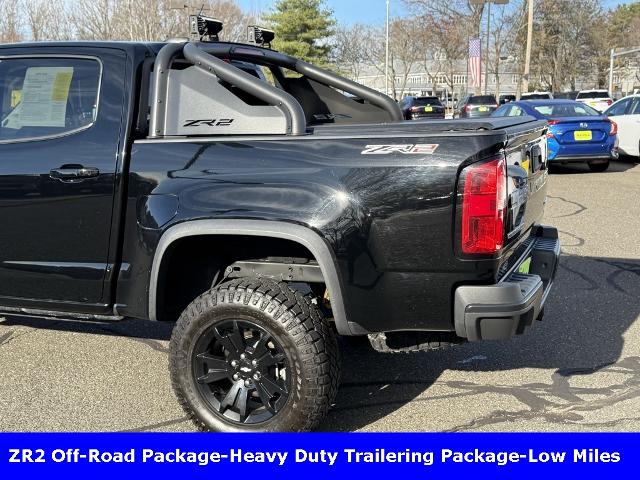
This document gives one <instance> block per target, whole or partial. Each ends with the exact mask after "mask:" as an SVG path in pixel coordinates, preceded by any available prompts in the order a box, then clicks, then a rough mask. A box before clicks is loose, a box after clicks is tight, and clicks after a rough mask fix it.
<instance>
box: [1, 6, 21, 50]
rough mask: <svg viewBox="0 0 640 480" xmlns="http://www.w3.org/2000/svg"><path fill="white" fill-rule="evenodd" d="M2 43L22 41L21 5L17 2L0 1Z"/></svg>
mask: <svg viewBox="0 0 640 480" xmlns="http://www.w3.org/2000/svg"><path fill="white" fill-rule="evenodd" d="M0 12H2V14H1V15H0V43H12V42H19V41H20V40H22V33H21V32H20V4H19V3H18V2H16V1H15V0H14V1H12V0H0Z"/></svg>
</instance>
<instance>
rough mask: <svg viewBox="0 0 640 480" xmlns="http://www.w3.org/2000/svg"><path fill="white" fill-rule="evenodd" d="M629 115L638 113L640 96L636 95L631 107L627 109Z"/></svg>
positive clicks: (639, 111)
mask: <svg viewBox="0 0 640 480" xmlns="http://www.w3.org/2000/svg"><path fill="white" fill-rule="evenodd" d="M629 115H640V97H637V98H636V99H635V100H634V102H633V105H632V106H631V108H630V109H629Z"/></svg>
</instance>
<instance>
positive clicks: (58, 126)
mask: <svg viewBox="0 0 640 480" xmlns="http://www.w3.org/2000/svg"><path fill="white" fill-rule="evenodd" d="M100 72H101V67H100V63H99V62H98V61H97V60H94V59H81V58H45V57H43V58H5V59H0V142H11V141H24V140H31V139H41V138H47V137H55V136H60V135H65V134H69V133H72V132H75V131H78V130H82V129H84V128H88V127H89V126H91V125H92V124H93V123H94V122H95V119H96V115H97V110H98V90H99V86H100Z"/></svg>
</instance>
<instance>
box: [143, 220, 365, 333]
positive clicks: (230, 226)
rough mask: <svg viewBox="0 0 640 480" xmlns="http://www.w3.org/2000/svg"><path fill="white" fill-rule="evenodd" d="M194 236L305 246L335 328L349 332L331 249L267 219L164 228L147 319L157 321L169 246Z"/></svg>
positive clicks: (309, 234) (297, 228)
mask: <svg viewBox="0 0 640 480" xmlns="http://www.w3.org/2000/svg"><path fill="white" fill-rule="evenodd" d="M197 235H248V236H255V237H272V238H281V239H285V240H291V241H294V242H296V243H299V244H301V245H302V246H304V247H306V248H307V249H308V250H309V251H310V252H311V253H312V254H313V256H314V257H315V259H316V261H317V262H318V265H319V266H320V270H321V271H322V275H323V277H324V281H325V284H326V286H327V290H328V291H329V296H330V298H331V310H332V311H333V318H334V321H335V324H336V329H337V330H338V333H339V334H341V335H353V333H352V332H351V329H350V328H349V322H348V318H347V313H346V309H345V305H344V299H343V296H342V287H341V283H340V277H339V275H338V270H337V268H336V264H335V262H334V259H333V255H332V253H331V249H330V248H329V246H328V245H327V243H326V242H325V241H324V240H323V239H322V237H321V236H320V235H319V234H318V233H316V232H315V231H313V230H312V229H310V228H308V227H304V226H302V225H297V224H293V223H287V222H278V221H270V220H227V219H219V220H190V221H186V222H182V223H178V224H176V225H173V226H172V227H170V228H168V229H167V230H166V231H165V232H164V233H163V234H162V236H161V237H160V241H159V242H158V246H157V248H156V251H155V254H154V257H153V264H152V266H151V277H150V280H149V318H150V319H151V320H157V290H158V276H159V273H160V266H161V264H162V259H163V257H164V254H165V253H166V251H167V249H168V248H169V246H170V245H171V244H172V243H173V242H175V241H176V240H179V239H181V238H185V237H192V236H197Z"/></svg>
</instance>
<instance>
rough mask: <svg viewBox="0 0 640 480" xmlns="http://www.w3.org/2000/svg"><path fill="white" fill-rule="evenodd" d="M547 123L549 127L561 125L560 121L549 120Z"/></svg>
mask: <svg viewBox="0 0 640 480" xmlns="http://www.w3.org/2000/svg"><path fill="white" fill-rule="evenodd" d="M547 123H548V124H549V125H557V124H559V123H560V120H549V121H547Z"/></svg>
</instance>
